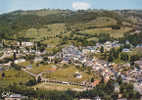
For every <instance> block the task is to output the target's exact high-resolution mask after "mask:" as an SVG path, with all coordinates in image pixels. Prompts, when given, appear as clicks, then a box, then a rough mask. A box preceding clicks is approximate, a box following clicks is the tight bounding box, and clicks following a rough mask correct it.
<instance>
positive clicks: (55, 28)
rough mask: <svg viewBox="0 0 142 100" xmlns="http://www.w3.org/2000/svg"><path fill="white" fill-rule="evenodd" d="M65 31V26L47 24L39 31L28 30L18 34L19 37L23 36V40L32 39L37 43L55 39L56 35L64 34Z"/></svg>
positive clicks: (34, 29)
mask: <svg viewBox="0 0 142 100" xmlns="http://www.w3.org/2000/svg"><path fill="white" fill-rule="evenodd" d="M65 30H66V27H65V24H49V25H45V26H44V27H42V28H39V29H36V28H30V29H28V30H23V31H21V32H19V36H20V37H22V36H23V37H25V38H33V39H34V40H37V41H39V40H41V39H43V38H47V37H50V38H54V37H56V35H59V34H61V33H64V31H65Z"/></svg>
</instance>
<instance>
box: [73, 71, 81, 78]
mask: <svg viewBox="0 0 142 100" xmlns="http://www.w3.org/2000/svg"><path fill="white" fill-rule="evenodd" d="M74 76H75V77H76V78H78V79H80V78H82V75H81V74H80V73H79V72H76V73H75V75H74Z"/></svg>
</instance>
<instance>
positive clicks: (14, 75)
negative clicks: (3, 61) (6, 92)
mask: <svg viewBox="0 0 142 100" xmlns="http://www.w3.org/2000/svg"><path fill="white" fill-rule="evenodd" d="M4 73H5V77H4V78H2V76H1V74H2V72H0V86H2V87H5V86H8V85H10V84H13V83H17V84H19V83H25V82H27V81H28V80H30V79H32V78H33V77H31V76H30V75H28V74H27V73H25V72H23V71H17V70H14V69H9V70H8V71H4Z"/></svg>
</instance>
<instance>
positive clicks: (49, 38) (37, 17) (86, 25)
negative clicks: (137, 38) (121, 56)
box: [0, 9, 142, 45]
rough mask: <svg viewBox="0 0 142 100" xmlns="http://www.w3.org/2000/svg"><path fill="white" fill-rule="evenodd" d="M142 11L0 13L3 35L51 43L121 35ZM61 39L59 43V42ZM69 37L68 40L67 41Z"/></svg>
mask: <svg viewBox="0 0 142 100" xmlns="http://www.w3.org/2000/svg"><path fill="white" fill-rule="evenodd" d="M141 12H142V11H131V13H130V11H106V10H87V11H71V10H50V9H42V10H35V11H15V12H11V13H7V14H3V15H0V37H1V39H2V38H6V39H16V40H19V39H26V40H27V39H28V40H30V41H31V40H35V41H43V43H51V44H56V45H59V44H63V43H64V42H66V43H67V44H68V43H70V42H75V44H76V43H77V44H79V42H81V40H80V38H81V39H83V40H84V41H85V42H89V41H90V40H91V41H95V42H96V41H97V40H98V37H99V35H100V34H106V35H109V37H111V38H114V39H118V38H121V37H123V36H124V34H125V33H129V32H131V31H133V30H135V27H136V24H137V22H139V21H140V20H141V18H142V13H141ZM55 40H58V43H55ZM64 40H68V41H64Z"/></svg>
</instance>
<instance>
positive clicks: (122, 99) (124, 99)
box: [117, 98, 127, 100]
mask: <svg viewBox="0 0 142 100" xmlns="http://www.w3.org/2000/svg"><path fill="white" fill-rule="evenodd" d="M117 100H127V98H121V99H117Z"/></svg>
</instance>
